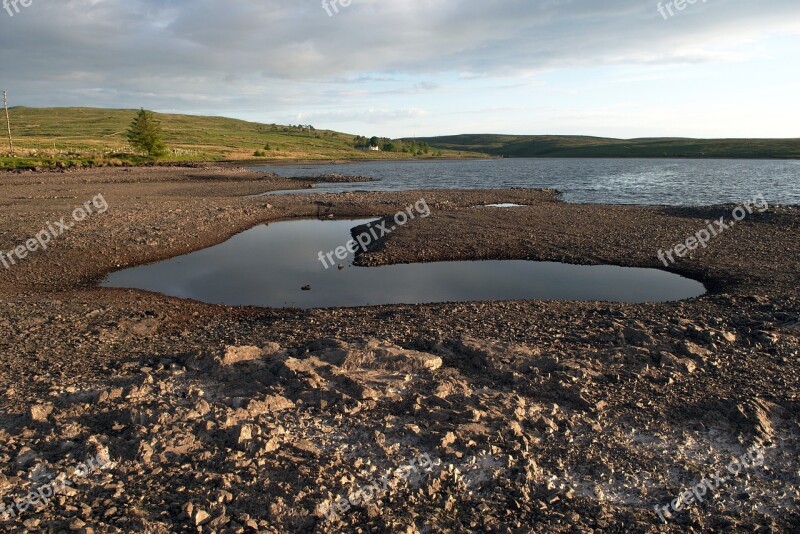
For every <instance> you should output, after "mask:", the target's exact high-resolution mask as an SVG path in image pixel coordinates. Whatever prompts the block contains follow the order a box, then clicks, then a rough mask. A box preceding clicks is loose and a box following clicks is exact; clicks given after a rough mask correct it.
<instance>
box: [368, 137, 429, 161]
mask: <svg viewBox="0 0 800 534" xmlns="http://www.w3.org/2000/svg"><path fill="white" fill-rule="evenodd" d="M353 146H354V147H355V148H362V149H363V148H367V147H380V149H381V150H383V151H384V152H402V153H406V154H413V155H414V156H423V155H427V154H429V153H430V151H431V147H430V145H428V143H426V142H425V141H417V140H416V139H397V140H392V139H389V138H388V137H374V136H373V137H371V138H367V137H364V136H363V135H357V136H355V137H354V138H353Z"/></svg>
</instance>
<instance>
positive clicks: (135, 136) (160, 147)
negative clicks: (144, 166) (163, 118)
mask: <svg viewBox="0 0 800 534" xmlns="http://www.w3.org/2000/svg"><path fill="white" fill-rule="evenodd" d="M126 134H127V136H128V142H130V144H131V145H132V146H133V147H135V148H138V149H140V150H144V151H145V152H147V155H148V156H150V157H151V158H155V157H158V156H163V155H164V154H165V153H166V152H167V147H166V145H164V135H163V133H162V132H161V123H159V122H158V121H157V120H156V118H155V116H154V115H153V113H151V112H150V111H145V110H144V109H141V110H139V112H138V113H137V114H136V118H135V119H133V122H132V123H131V126H130V129H129V130H128V131H127V132H126Z"/></svg>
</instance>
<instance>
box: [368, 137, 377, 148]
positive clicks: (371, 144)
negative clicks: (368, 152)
mask: <svg viewBox="0 0 800 534" xmlns="http://www.w3.org/2000/svg"><path fill="white" fill-rule="evenodd" d="M378 141H379V140H378V138H377V137H374V136H373V137H372V139H370V140H369V146H378Z"/></svg>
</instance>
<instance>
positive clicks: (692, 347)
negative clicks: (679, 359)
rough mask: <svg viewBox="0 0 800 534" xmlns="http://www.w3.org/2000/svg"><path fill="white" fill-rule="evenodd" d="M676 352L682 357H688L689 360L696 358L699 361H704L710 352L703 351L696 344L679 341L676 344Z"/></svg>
mask: <svg viewBox="0 0 800 534" xmlns="http://www.w3.org/2000/svg"><path fill="white" fill-rule="evenodd" d="M678 350H679V351H680V352H681V353H682V354H683V355H684V356H689V357H690V358H698V359H700V360H704V359H706V358H707V357H708V356H710V355H711V351H710V350H708V349H704V348H703V347H701V346H700V345H698V344H697V343H693V342H691V341H681V342H680V343H679V344H678Z"/></svg>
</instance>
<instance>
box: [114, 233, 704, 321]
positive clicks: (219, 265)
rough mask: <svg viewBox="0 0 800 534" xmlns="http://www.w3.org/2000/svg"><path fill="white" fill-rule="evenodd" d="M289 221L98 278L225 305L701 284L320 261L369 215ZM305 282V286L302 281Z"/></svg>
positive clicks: (651, 293)
mask: <svg viewBox="0 0 800 534" xmlns="http://www.w3.org/2000/svg"><path fill="white" fill-rule="evenodd" d="M370 220H371V219H366V220H357V221H317V220H300V221H286V222H278V223H273V224H270V225H269V226H266V225H262V226H258V227H255V228H252V229H250V230H248V231H246V232H243V233H241V234H239V235H237V236H234V237H233V238H231V239H230V240H228V241H226V242H225V243H222V244H220V245H217V246H215V247H211V248H208V249H205V250H201V251H198V252H194V253H192V254H188V255H185V256H181V257H177V258H173V259H169V260H166V261H162V262H159V263H155V264H152V265H145V266H142V267H134V268H131V269H127V270H124V271H119V272H117V273H114V274H112V275H110V276H109V278H108V279H107V280H106V281H105V282H104V283H103V284H102V285H103V286H104V287H123V288H135V289H143V290H148V291H155V292H158V293H163V294H165V295H170V296H174V297H181V298H191V299H195V300H199V301H203V302H208V303H212V304H227V305H231V306H265V307H272V308H284V307H292V308H324V307H352V306H365V305H382V304H421V303H429V302H465V301H487V300H527V299H541V300H604V301H616V302H647V301H668V300H680V299H685V298H691V297H696V296H699V295H702V294H703V293H704V292H705V288H704V287H703V285H702V284H700V283H699V282H696V281H693V280H688V279H686V278H682V277H680V276H677V275H675V274H672V273H667V272H665V271H660V270H657V269H632V268H623V267H614V266H577V265H564V264H559V263H543V262H530V261H475V262H446V263H426V264H411V265H391V266H385V267H354V266H352V265H351V262H352V255H351V256H350V257H348V258H347V260H345V261H343V262H342V263H343V264H344V265H346V267H345V268H344V269H343V270H338V269H337V268H336V267H335V266H334V267H332V268H330V269H327V270H326V269H325V268H324V267H323V265H322V263H321V262H320V261H319V259H318V255H319V252H320V251H321V252H328V251H331V250H333V249H335V248H337V247H339V246H342V245H344V244H345V243H346V242H347V241H348V240H350V238H351V235H350V229H351V228H353V227H355V226H358V225H360V224H364V223H367V222H369V221H370ZM306 285H310V286H311V291H303V290H302V289H301V288H302V287H304V286H306Z"/></svg>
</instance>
